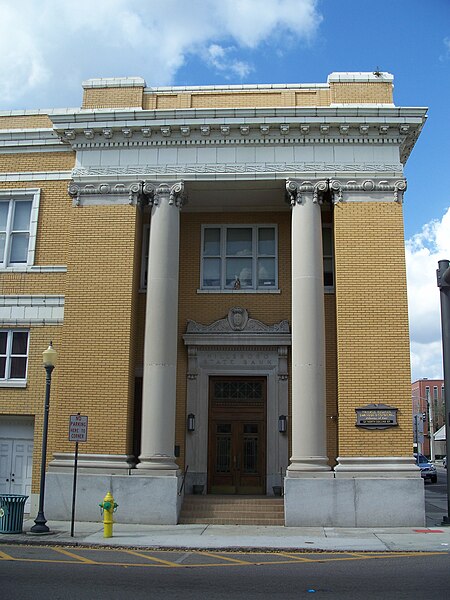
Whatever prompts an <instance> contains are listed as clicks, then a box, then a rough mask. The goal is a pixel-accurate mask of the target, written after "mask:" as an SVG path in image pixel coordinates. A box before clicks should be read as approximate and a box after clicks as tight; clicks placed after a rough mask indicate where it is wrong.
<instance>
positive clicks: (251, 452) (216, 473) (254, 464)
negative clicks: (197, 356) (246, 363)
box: [208, 377, 267, 494]
mask: <svg viewBox="0 0 450 600" xmlns="http://www.w3.org/2000/svg"><path fill="white" fill-rule="evenodd" d="M266 399H267V380H266V377H210V379H209V435H208V440H209V450H208V457H209V458H208V492H209V493H211V494H265V493H266V481H265V480H266Z"/></svg>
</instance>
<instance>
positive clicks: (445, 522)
mask: <svg viewBox="0 0 450 600" xmlns="http://www.w3.org/2000/svg"><path fill="white" fill-rule="evenodd" d="M441 525H447V526H450V517H447V515H444V516H443V517H442V523H441Z"/></svg>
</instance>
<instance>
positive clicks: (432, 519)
mask: <svg viewBox="0 0 450 600" xmlns="http://www.w3.org/2000/svg"><path fill="white" fill-rule="evenodd" d="M440 472H441V474H443V473H444V472H445V471H444V469H442V467H440ZM425 512H426V526H425V527H421V526H418V527H378V528H362V527H361V528H356V527H355V528H350V527H349V528H344V527H275V526H262V525H261V526H250V525H128V524H123V523H115V524H114V529H113V537H112V538H106V539H105V538H104V537H103V524H102V522H101V519H100V515H99V521H98V522H95V523H90V522H76V523H75V531H74V537H71V535H70V526H71V523H70V522H69V521H48V523H47V525H48V526H49V527H50V530H51V531H52V533H51V534H49V535H32V534H29V533H27V532H29V531H30V529H31V527H32V526H33V525H34V520H33V519H30V518H26V519H25V521H24V528H23V529H24V533H21V534H2V533H0V548H1V544H2V543H3V544H17V543H19V544H37V545H43V544H45V545H78V546H109V547H120V546H124V547H133V548H150V549H155V548H164V549H179V548H183V549H196V550H199V549H203V550H236V549H239V550H306V551H307V550H326V551H340V550H341V551H368V552H449V551H450V526H449V527H445V526H444V527H442V526H441V521H442V516H443V515H444V514H447V494H446V489H444V488H443V487H442V486H440V487H437V486H436V487H434V486H430V485H428V486H427V487H426V488H425ZM26 517H27V516H26Z"/></svg>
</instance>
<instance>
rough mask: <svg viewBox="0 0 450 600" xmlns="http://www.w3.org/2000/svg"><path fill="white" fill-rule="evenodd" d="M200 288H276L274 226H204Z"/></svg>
mask: <svg viewBox="0 0 450 600" xmlns="http://www.w3.org/2000/svg"><path fill="white" fill-rule="evenodd" d="M201 287H202V289H216V290H226V289H228V290H233V289H235V290H267V289H276V288H277V287H278V276H277V229H276V227H275V226H274V225H242V226H236V225H234V226H231V225H208V226H206V225H205V226H204V227H203V230H202V269H201Z"/></svg>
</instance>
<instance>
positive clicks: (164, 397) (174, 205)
mask: <svg viewBox="0 0 450 600" xmlns="http://www.w3.org/2000/svg"><path fill="white" fill-rule="evenodd" d="M183 189H184V186H183V183H176V184H174V185H171V186H170V185H167V184H164V183H163V184H160V185H153V184H151V183H146V184H145V185H144V193H146V194H148V195H149V196H150V197H151V202H152V204H153V206H152V216H151V223H150V242H149V253H148V272H147V305H146V317H145V342H144V374H143V390H142V436H141V455H140V457H139V459H140V463H139V464H138V468H139V469H145V470H147V471H156V472H157V473H158V474H162V472H163V471H169V472H170V471H172V472H174V471H176V470H177V469H178V465H177V464H176V463H175V458H174V445H175V409H176V370H177V344H178V269H179V237H180V206H181V195H182V192H183Z"/></svg>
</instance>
